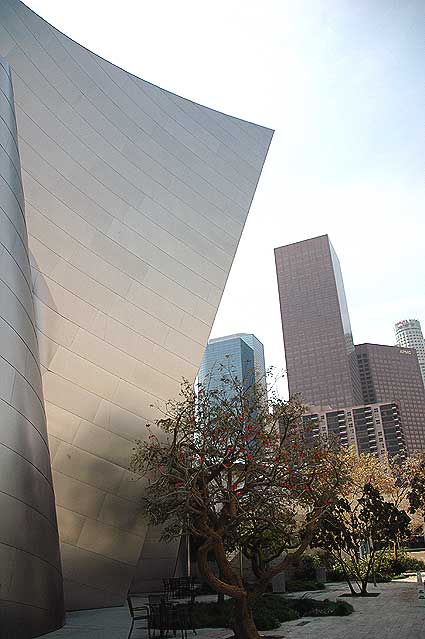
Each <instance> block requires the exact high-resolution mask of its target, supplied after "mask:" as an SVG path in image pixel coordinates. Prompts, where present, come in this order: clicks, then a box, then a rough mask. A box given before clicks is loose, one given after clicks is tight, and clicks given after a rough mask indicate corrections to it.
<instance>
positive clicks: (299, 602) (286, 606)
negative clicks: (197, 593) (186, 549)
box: [192, 595, 353, 630]
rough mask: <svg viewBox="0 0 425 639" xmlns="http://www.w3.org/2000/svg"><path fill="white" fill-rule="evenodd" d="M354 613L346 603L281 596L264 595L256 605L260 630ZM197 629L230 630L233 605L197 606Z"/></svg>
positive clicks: (256, 618)
mask: <svg viewBox="0 0 425 639" xmlns="http://www.w3.org/2000/svg"><path fill="white" fill-rule="evenodd" d="M352 612H353V607H352V606H351V605H350V604H349V603H347V602H345V601H337V602H332V601H328V600H327V599H325V600H324V601H318V600H315V599H307V598H303V599H285V598H284V597H281V596H280V595H263V596H262V597H260V598H259V599H258V600H257V601H256V602H255V604H254V607H253V615H254V622H255V625H256V626H257V628H258V630H274V629H275V628H278V627H279V625H280V624H281V623H283V622H285V621H293V620H294V619H299V618H300V617H303V616H309V617H324V616H329V615H331V616H345V615H349V614H351V613H352ZM192 618H193V622H194V625H195V628H229V627H231V626H232V623H233V602H232V601H231V600H229V599H226V600H225V601H224V603H222V604H218V603H212V602H210V603H204V602H202V603H196V604H195V605H194V607H193V615H192Z"/></svg>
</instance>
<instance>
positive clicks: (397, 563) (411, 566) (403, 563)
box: [377, 550, 425, 577]
mask: <svg viewBox="0 0 425 639" xmlns="http://www.w3.org/2000/svg"><path fill="white" fill-rule="evenodd" d="M377 570H378V572H379V573H380V574H382V575H384V576H386V577H394V576H396V575H401V574H402V573H404V572H417V571H418V570H425V562H424V561H421V560H420V559H415V558H414V557H410V556H409V555H408V554H407V552H406V551H404V550H399V552H398V554H397V559H394V553H393V552H392V551H391V550H387V551H386V552H383V553H382V554H381V556H380V558H379V562H378V565H377Z"/></svg>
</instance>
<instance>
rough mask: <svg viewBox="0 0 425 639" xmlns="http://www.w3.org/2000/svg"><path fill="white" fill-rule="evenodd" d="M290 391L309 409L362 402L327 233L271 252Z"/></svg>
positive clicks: (341, 289)
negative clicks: (299, 397) (275, 273)
mask: <svg viewBox="0 0 425 639" xmlns="http://www.w3.org/2000/svg"><path fill="white" fill-rule="evenodd" d="M275 259H276V271H277V281H278V287H279V298H280V310H281V316H282V329H283V338H284V343H285V357H286V366H287V374H288V383H289V392H290V394H291V395H294V394H295V393H300V394H301V396H302V398H303V400H304V401H305V402H306V404H308V405H310V406H323V407H327V406H331V407H332V408H343V407H345V406H353V405H356V404H361V403H362V393H361V385H360V379H359V374H358V369H357V360H356V355H355V351H354V344H353V337H352V333H351V326H350V318H349V315H348V307H347V301H346V297H345V291H344V283H343V280H342V274H341V267H340V264H339V260H338V257H337V255H336V253H335V251H334V249H333V247H332V244H331V243H330V240H329V237H328V236H327V235H322V236H319V237H314V238H311V239H308V240H304V241H302V242H296V243H294V244H289V245H287V246H281V247H280V248H276V249H275Z"/></svg>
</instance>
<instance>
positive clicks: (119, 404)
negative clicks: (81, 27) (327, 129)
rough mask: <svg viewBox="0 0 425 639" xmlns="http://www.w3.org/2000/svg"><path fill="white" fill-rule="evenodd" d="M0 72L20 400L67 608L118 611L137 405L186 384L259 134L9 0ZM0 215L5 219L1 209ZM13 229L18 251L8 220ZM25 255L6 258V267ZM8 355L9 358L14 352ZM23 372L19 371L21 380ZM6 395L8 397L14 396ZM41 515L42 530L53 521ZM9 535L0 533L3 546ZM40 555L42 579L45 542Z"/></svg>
mask: <svg viewBox="0 0 425 639" xmlns="http://www.w3.org/2000/svg"><path fill="white" fill-rule="evenodd" d="M0 55H2V56H3V57H4V58H5V59H6V60H7V61H8V63H9V64H10V67H11V70H12V81H13V87H14V93H15V97H14V100H15V101H14V104H15V111H16V120H17V127H18V140H17V142H18V146H19V153H20V160H21V169H22V182H23V190H24V193H25V216H26V223H27V227H28V245H29V256H30V260H31V279H32V300H33V303H34V309H35V317H34V321H33V324H34V327H35V330H36V333H37V338H36V337H35V335H34V334H32V336H31V330H32V331H33V329H34V327H32V328H31V325H30V324H29V325H28V326H27V327H26V329H25V330H27V331H28V335H27V334H26V333H25V334H24V335H23V337H25V338H26V339H27V341H28V340H30V339H31V340H32V341H28V345H29V347H30V348H31V349H33V351H34V352H33V355H34V357H35V361H37V359H38V357H39V359H40V365H41V372H42V382H43V394H42V392H41V385H40V387H39V388H38V387H37V386H36V385H34V384H33V386H34V388H38V398H36V397H35V395H34V397H33V396H32V395H30V393H31V392H32V391H29V390H28V389H27V390H26V393H27V395H26V396H28V397H30V396H31V402H32V403H31V411H32V410H34V411H37V417H39V420H40V424H41V422H42V420H43V419H44V410H45V412H46V414H47V430H48V435H49V445H50V455H51V461H52V469H53V481H54V489H55V495H56V508H57V517H58V525H59V533H60V542H61V559H62V570H63V576H64V589H65V601H66V606H67V608H69V609H72V608H82V607H96V606H104V605H114V604H120V603H122V602H123V599H124V596H125V594H126V592H127V590H128V588H129V586H130V583H131V580H132V578H133V577H134V575H135V573H136V569H137V572H139V571H140V570H142V572H143V567H141V566H140V562H139V559H140V557H142V558H143V559H144V560H145V561H146V563H145V566H146V565H150V566H152V565H153V563H152V561H153V558H154V557H155V552H156V551H155V548H156V547H157V544H155V543H152V539H153V538H155V535H154V536H153V537H152V536H149V535H148V536H146V535H147V530H146V524H145V522H144V520H143V518H142V516H141V514H140V506H139V500H140V495H141V492H142V488H143V487H142V485H141V484H140V483H139V482H137V481H134V480H133V478H132V477H131V475H130V473H129V471H128V470H127V468H128V461H129V456H130V453H131V449H132V447H133V442H134V440H135V438H143V437H144V436H145V433H146V428H145V425H146V422H147V421H150V420H153V419H154V418H155V416H156V415H157V409H156V408H152V404H153V405H155V404H157V403H158V402H161V401H163V400H166V399H168V398H170V397H172V396H174V395H175V394H176V393H177V392H178V389H179V386H180V380H181V378H182V376H185V377H187V378H189V379H193V378H194V377H195V376H196V373H197V370H198V367H199V364H200V361H201V358H202V354H203V351H204V348H205V344H206V341H207V339H208V336H209V333H210V329H211V326H212V322H213V320H214V317H215V314H216V311H217V307H218V304H219V301H220V299H221V295H222V293H223V289H224V285H225V282H226V279H227V276H228V273H229V270H230V267H231V264H232V261H233V258H234V255H235V252H236V248H237V245H238V242H239V239H240V236H241V233H242V229H243V225H244V223H245V220H246V216H247V214H248V211H249V207H250V204H251V201H252V198H253V196H254V192H255V189H256V185H257V182H258V179H259V176H260V173H261V169H262V166H263V163H264V160H265V157H266V154H267V150H268V146H269V144H270V141H271V136H272V132H271V131H270V130H269V129H266V128H263V127H259V126H257V125H254V124H251V123H248V122H245V121H242V120H239V119H237V118H233V117H230V116H227V115H224V114H222V113H219V112H216V111H213V110H211V109H208V108H206V107H203V106H200V105H198V104H196V103H194V102H191V101H189V100H186V99H184V98H181V97H179V96H176V95H174V94H172V93H169V92H167V91H164V90H163V89H161V88H159V87H157V86H155V85H152V84H149V83H147V82H145V81H143V80H141V79H139V78H137V77H135V76H133V75H131V74H129V73H127V72H125V71H123V70H122V69H119V68H117V67H115V66H114V65H112V64H110V63H109V62H107V61H105V60H103V59H101V58H100V57H98V56H96V55H95V54H94V53H92V52H90V51H88V50H87V49H85V48H83V47H81V46H80V45H78V44H77V43H75V42H74V41H72V40H70V39H69V38H67V37H66V36H65V35H63V34H62V33H60V32H59V31H58V30H56V29H54V28H53V27H52V26H50V25H49V24H48V23H46V22H45V21H44V20H42V19H41V18H40V17H39V16H37V15H36V14H34V13H33V12H32V11H30V10H29V9H28V8H27V7H26V6H25V5H24V4H22V3H21V2H19V0H2V2H0ZM2 104H3V103H2ZM2 115H3V113H2ZM5 135H6V134H5ZM15 152H16V151H14V153H15ZM17 157H18V156H17ZM2 170H3V164H2ZM5 170H6V171H9V172H11V171H12V169H11V168H10V166H9V165H8V164H6V165H5ZM14 179H15V178H14ZM13 184H14V188H15V187H16V188H17V189H18V194H19V197H22V195H21V192H20V191H19V188H20V184H19V182H16V181H15V182H14V183H13ZM1 197H2V202H0V204H1V205H2V206H3V207H4V206H5V205H4V202H6V203H7V202H8V201H9V200H7V198H8V197H9V199H10V195H9V191H8V192H5V193H4V194H3V192H2V195H1ZM3 198H6V199H3ZM15 214H16V215H17V214H18V211H15ZM18 223H19V224H20V225H21V226H17V229H18V230H20V231H21V232H22V233H23V230H24V228H25V223H24V218H23V216H22V214H21V218H19V217H18V218H17V222H16V224H18ZM9 231H10V229H9ZM10 232H12V231H10ZM3 237H7V234H6V231H4V233H3V231H2V236H1V239H2V241H5V240H4V239H3ZM21 239H22V238H21ZM22 251H23V249H22V248H20V244H19V240H16V241H15V244H14V245H13V247H12V248H11V249H10V253H11V254H12V255H13V258H14V259H15V262H14V263H18V264H19V265H20V266H21V261H22V260H24V258H25V259H26V257H25V255H23V253H22ZM21 253H22V257H21ZM2 259H3V260H7V259H8V258H7V257H6V256H5V254H4V252H3V254H2ZM20 260H21V261H20ZM22 264H24V262H22ZM12 266H13V265H12ZM22 270H23V273H24V274H25V273H26V277H27V280H28V282H27V284H28V283H29V281H30V270H29V267H28V264H26V265H25V264H24V266H23V267H22ZM2 272H3V271H2ZM19 273H20V271H19ZM16 277H18V271H16ZM20 286H21V288H22V291H21V289H19V295H21V292H22V295H26V296H27V297H26V298H25V304H30V303H31V304H32V300H31V291H30V289H29V288H28V286H27V288H26V289H25V287H24V283H23V282H22V284H20ZM25 291H26V292H25ZM6 294H7V293H4V295H6ZM19 295H18V297H19ZM12 303H14V302H13V300H12V302H10V308H13V306H12ZM4 308H5V309H6V310H7V311H8V312H9V304H2V311H3V309H4ZM20 309H21V311H22V312H21V311H19V312H20V315H19V313H18V312H16V313H17V315H19V318H18V317H17V318H16V321H18V322H20V323H22V325H24V324H25V326H26V323H27V319H26V318H27V313H26V312H25V310H24V305H23V304H21V305H20ZM25 309H26V310H27V311H28V313H29V310H28V309H29V307H28V308H27V307H25ZM28 322H29V320H28ZM9 323H10V324H12V326H15V325H14V324H13V322H9ZM1 331H2V333H1V336H2V339H1V342H0V354H1V355H2V356H3V355H4V356H5V357H6V351H8V350H9V349H11V347H12V341H11V339H6V337H5V338H4V339H3V336H6V335H8V334H9V333H8V331H9V328H7V326H6V325H5V326H4V327H3V325H2V327H1ZM13 344H14V351H15V355H16V357H18V354H20V353H21V352H23V351H22V349H23V348H24V346H23V345H22V344H21V343H20V342H19V341H17V340H15V341H14V342H13ZM37 351H38V353H37ZM19 356H20V355H19ZM22 357H23V355H22ZM35 361H34V363H31V362H30V356H28V357H27V359H26V360H25V366H26V367H27V368H26V369H25V370H26V371H28V370H31V371H32V373H31V374H33V375H34V376H35V379H36V375H37V374H39V373H37V370H38V369H37V366H36V363H35ZM16 366H18V365H17V364H16ZM5 379H6V380H9V381H10V380H11V379H12V378H11V376H10V375H9V377H8V376H6V377H5ZM13 379H15V380H18V381H19V380H21V377H20V375H19V374H16V375H15V376H14V377H13ZM22 379H23V378H22ZM9 381H7V382H6V386H5V392H6V393H8V392H9V393H10V392H12V393H17V392H18V391H17V388H18V386H17V384H18V382H16V381H15V384H12V382H10V384H12V386H13V389H12V386H11V385H10V384H9ZM8 384H9V385H8ZM35 392H36V391H34V393H35ZM28 401H29V400H28ZM10 404H13V402H10ZM31 415H32V414H28V418H31ZM13 419H14V420H15V422H16V423H18V422H19V419H21V418H20V417H19V416H18V415H15V416H14V417H13ZM34 419H35V418H34ZM34 419H33V420H32V421H34ZM40 429H41V425H40ZM0 433H1V434H3V426H0ZM41 444H42V442H41V441H40V442H38V440H37V442H36V444H34V446H37V445H38V446H41ZM31 450H32V449H31ZM41 450H43V449H41ZM46 451H47V449H45V452H44V455H45V458H44V467H43V472H44V474H45V475H46V477H47V478H48V477H49V472H50V471H49V465H48V463H47V462H48V457H46V454H47V453H46ZM34 454H35V453H34ZM41 454H42V453H41V452H40V455H41ZM40 459H41V457H40ZM40 463H41V462H40ZM3 468H4V466H3V464H1V466H0V477H2V476H3V474H4V472H3ZM19 473H20V470H19V468H18V466H17V465H16V466H15V467H14V475H18V474H19ZM2 481H6V478H2ZM34 485H35V484H34ZM46 486H47V484H46ZM34 490H35V489H34ZM40 490H41V489H40ZM45 493H46V495H44V493H43V495H42V494H41V492H37V498H38V499H39V500H40V503H41V502H43V504H44V506H43V507H44V508H46V509H48V508H49V506H48V504H49V503H50V504H51V503H52V493H51V492H50V493H49V495H50V497H49V498H48V496H47V493H48V490H47V487H46V489H45ZM22 497H23V498H24V495H23V496H22ZM49 499H50V501H49ZM40 507H41V505H40ZM43 513H44V511H43ZM44 514H45V515H46V517H50V521H51V522H54V510H53V511H52V512H51V506H50V510H48V512H47V511H46V513H44ZM46 521H47V520H46ZM8 525H9V524H5V523H4V519H3V518H2V519H1V520H0V539H1V538H2V535H3V534H5V531H4V530H3V529H5V530H6V532H7V526H8ZM53 530H54V527H53V526H52V531H53ZM51 534H52V535H53V534H54V533H53V532H52V533H51ZM145 538H146V540H147V543H146V545H145V547H144V541H145ZM39 546H40V547H41V548H44V546H46V548H45V552H46V553H53V554H54V553H56V554H54V557H52V556H50V558H49V561H50V564H52V565H55V566H56V567H57V563H56V564H55V561H56V562H57V551H56V550H54V548H55V546H54V544H50V543H49V542H48V537H47V535H46V537H45V538H44V540H40V544H39ZM47 546H48V547H47ZM22 550H24V548H23V546H22ZM164 556H165V555H164ZM138 563H139V567H138V568H137V566H138ZM141 563H142V564H143V561H142V562H141ZM167 565H168V566H169V565H170V562H169V561H168V564H167ZM40 570H41V569H40ZM156 570H157V573H156V575H155V576H156V577H158V576H163V575H159V574H158V572H159V570H161V571H163V570H166V568H165V562H164V566H163V565H162V564H161V566H160V567H159V568H158V567H157V568H156ZM33 574H34V575H37V574H40V575H41V574H42V573H41V572H40V573H38V572H37V571H36V570H35V568H34V571H33ZM56 574H59V573H56ZM139 574H140V572H139ZM40 579H41V577H40ZM52 579H53V578H52ZM48 581H49V584H48V587H47V586H46V588H47V590H46V592H49V588H51V587H52V584H53V583H57V579H56V582H54V581H52V580H48ZM46 583H47V580H46ZM24 586H25V587H24ZM27 587H28V584H27V583H25V585H24V584H22V588H23V590H22V592H24V590H25V588H27ZM55 592H57V593H60V587H59V584H58V587H57V590H55ZM1 593H2V595H3V591H1ZM55 596H56V595H55ZM58 596H59V595H58ZM23 597H24V595H23V594H22V596H19V597H18V595H16V600H17V601H21V600H22V601H23V599H22V598H23ZM52 597H53V595H52ZM34 601H39V600H38V599H37V600H34ZM37 605H39V604H38V603H37ZM49 605H50V606H51V607H53V608H54V597H53V598H52V599H51V600H50V604H49Z"/></svg>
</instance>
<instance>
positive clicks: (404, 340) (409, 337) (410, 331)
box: [394, 319, 425, 385]
mask: <svg viewBox="0 0 425 639" xmlns="http://www.w3.org/2000/svg"><path fill="white" fill-rule="evenodd" d="M394 328H395V337H396V341H397V345H398V346H402V347H403V348H414V349H415V351H416V353H417V355H418V361H419V366H420V369H421V373H422V380H423V382H424V385H425V340H424V336H423V334H422V329H421V325H420V322H418V320H415V319H407V320H401V322H397V323H396V324H395V327H394Z"/></svg>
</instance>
